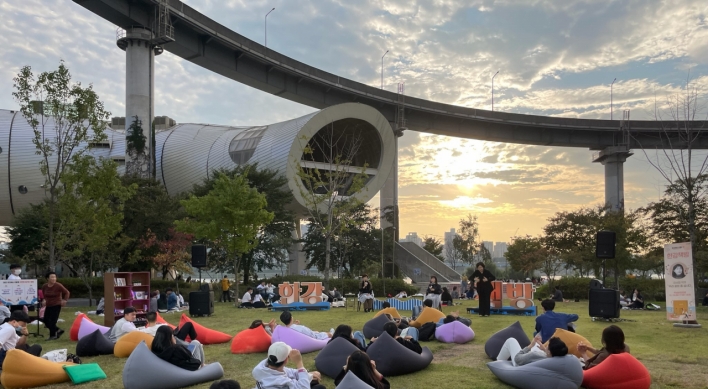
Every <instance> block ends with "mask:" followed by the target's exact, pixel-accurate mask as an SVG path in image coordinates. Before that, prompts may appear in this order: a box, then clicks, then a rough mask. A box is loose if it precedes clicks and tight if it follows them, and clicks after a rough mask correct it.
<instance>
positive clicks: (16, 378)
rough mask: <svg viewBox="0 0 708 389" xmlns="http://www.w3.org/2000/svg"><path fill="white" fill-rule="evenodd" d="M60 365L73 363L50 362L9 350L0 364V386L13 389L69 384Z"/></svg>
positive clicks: (22, 352)
mask: <svg viewBox="0 0 708 389" xmlns="http://www.w3.org/2000/svg"><path fill="white" fill-rule="evenodd" d="M62 365H73V363H56V362H50V361H48V360H46V359H43V358H39V357H35V356H34V355H31V354H28V353H26V352H24V351H22V350H14V349H13V350H9V351H8V352H7V356H5V362H3V364H2V375H0V384H2V386H3V387H4V388H5V389H13V388H35V387H37V386H45V385H52V384H60V383H62V382H69V381H70V380H69V376H68V375H67V374H66V371H64V368H63V367H62Z"/></svg>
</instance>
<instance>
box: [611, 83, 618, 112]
mask: <svg viewBox="0 0 708 389" xmlns="http://www.w3.org/2000/svg"><path fill="white" fill-rule="evenodd" d="M615 81H617V77H615V79H614V80H612V84H610V120H612V89H613V87H614V86H615Z"/></svg>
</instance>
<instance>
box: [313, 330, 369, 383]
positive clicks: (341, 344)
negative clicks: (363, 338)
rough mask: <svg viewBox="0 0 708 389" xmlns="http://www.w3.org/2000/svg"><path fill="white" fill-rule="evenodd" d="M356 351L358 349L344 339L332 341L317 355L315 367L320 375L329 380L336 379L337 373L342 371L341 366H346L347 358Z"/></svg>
mask: <svg viewBox="0 0 708 389" xmlns="http://www.w3.org/2000/svg"><path fill="white" fill-rule="evenodd" d="M357 350H359V348H358V347H356V346H355V345H353V344H351V342H347V340H346V339H344V338H337V339H334V340H333V341H331V342H329V343H327V345H326V346H325V348H323V349H322V351H320V352H319V354H317V356H316V357H315V367H317V371H319V372H320V373H322V374H324V375H326V376H328V377H330V378H337V375H338V374H339V372H341V371H342V366H344V365H346V363H347V358H348V357H349V356H350V355H352V353H353V352H354V351H357Z"/></svg>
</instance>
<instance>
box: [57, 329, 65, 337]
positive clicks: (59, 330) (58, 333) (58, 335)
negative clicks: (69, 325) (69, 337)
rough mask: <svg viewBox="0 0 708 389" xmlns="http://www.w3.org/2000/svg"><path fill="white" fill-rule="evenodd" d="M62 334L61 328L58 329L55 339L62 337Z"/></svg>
mask: <svg viewBox="0 0 708 389" xmlns="http://www.w3.org/2000/svg"><path fill="white" fill-rule="evenodd" d="M63 333H64V330H62V329H61V328H59V329H58V330H57V339H59V337H61V335H62V334H63Z"/></svg>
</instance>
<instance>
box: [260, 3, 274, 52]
mask: <svg viewBox="0 0 708 389" xmlns="http://www.w3.org/2000/svg"><path fill="white" fill-rule="evenodd" d="M273 11H275V7H273V8H272V9H271V10H270V11H268V13H267V14H266V16H265V21H264V23H263V24H264V27H265V28H264V31H265V44H264V46H265V47H266V48H268V15H270V13H271V12H273Z"/></svg>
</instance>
